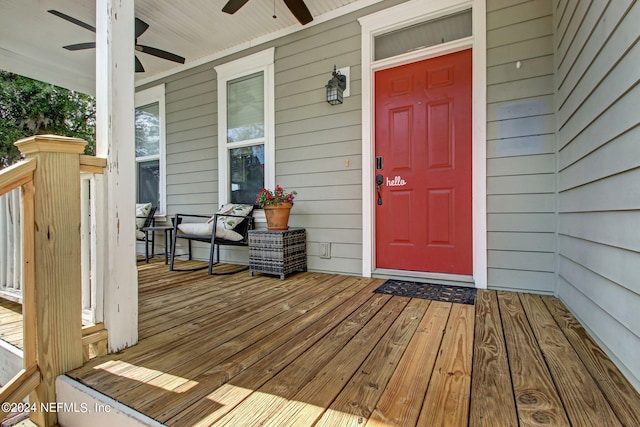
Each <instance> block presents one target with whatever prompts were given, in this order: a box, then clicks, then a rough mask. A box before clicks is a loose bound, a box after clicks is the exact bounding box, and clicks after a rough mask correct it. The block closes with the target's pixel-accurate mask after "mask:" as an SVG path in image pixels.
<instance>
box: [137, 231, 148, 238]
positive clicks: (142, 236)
mask: <svg viewBox="0 0 640 427" xmlns="http://www.w3.org/2000/svg"><path fill="white" fill-rule="evenodd" d="M146 237H147V236H146V234H145V233H144V231H141V230H136V240H144V239H145V238H146Z"/></svg>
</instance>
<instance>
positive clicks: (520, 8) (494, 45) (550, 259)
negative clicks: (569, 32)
mask: <svg viewBox="0 0 640 427" xmlns="http://www.w3.org/2000/svg"><path fill="white" fill-rule="evenodd" d="M553 37H554V35H553V17H552V7H551V3H550V2H549V1H543V0H542V1H541V0H530V1H503V0H489V1H488V2H487V103H488V105H487V157H488V158H487V175H488V176H487V231H488V235H487V239H488V253H487V259H488V286H489V288H491V289H510V290H525V291H531V292H540V293H553V291H554V286H555V284H554V272H555V250H556V248H555V241H554V238H555V231H556V221H555V211H556V206H555V204H556V199H555V192H556V164H555V162H556V160H555V131H556V118H555V111H554V110H555V106H554V95H553V94H554V83H553V82H554V77H553V66H554V56H553ZM518 61H519V64H520V68H518V67H517V66H516V64H517V63H518Z"/></svg>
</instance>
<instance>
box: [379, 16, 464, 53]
mask: <svg viewBox="0 0 640 427" xmlns="http://www.w3.org/2000/svg"><path fill="white" fill-rule="evenodd" d="M470 35H471V10H465V11H463V12H460V13H455V14H453V15H448V16H444V17H442V18H438V19H434V20H431V21H427V22H422V23H420V24H416V25H413V26H411V27H407V28H402V29H400V30H397V31H392V32H390V33H386V34H382V35H380V36H377V37H376V38H375V48H374V50H375V55H374V56H375V60H376V61H377V60H379V59H384V58H390V57H392V56H396V55H401V54H403V53H407V52H411V51H413V50H418V49H423V48H425V47H429V46H435V45H437V44H441V43H447V42H450V41H452V40H458V39H461V38H464V37H468V36H470Z"/></svg>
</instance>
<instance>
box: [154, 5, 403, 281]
mask: <svg viewBox="0 0 640 427" xmlns="http://www.w3.org/2000/svg"><path fill="white" fill-rule="evenodd" d="M400 2H401V1H399V0H394V1H386V2H384V4H382V3H380V4H376V5H373V6H371V7H369V8H367V9H365V10H361V11H358V12H354V13H352V14H350V15H348V16H343V17H340V18H338V19H334V20H331V21H328V22H325V23H322V24H320V25H316V26H312V27H309V28H306V29H304V30H302V31H299V32H297V33H295V34H291V35H288V36H285V37H283V38H281V39H279V40H276V41H273V42H270V43H268V44H267V45H264V46H256V47H254V48H252V49H250V50H247V51H246V52H242V53H236V54H233V55H231V56H230V57H228V58H223V59H220V60H216V61H214V62H212V63H209V64H205V65H202V66H200V67H196V68H194V69H191V70H188V71H185V72H182V73H178V74H176V75H172V76H169V77H166V78H165V79H163V80H162V82H163V83H165V84H166V112H167V147H166V154H167V155H166V159H167V204H168V210H169V214H170V215H173V214H175V213H178V212H180V213H202V214H211V213H212V212H214V211H215V210H216V209H217V208H218V177H217V174H218V151H217V150H218V149H217V132H218V122H217V119H218V116H217V110H218V106H217V81H216V73H215V70H214V66H216V65H218V64H222V63H225V62H228V61H231V60H234V59H238V58H240V57H243V56H245V55H248V54H250V53H254V52H257V51H260V50H263V49H266V48H267V47H270V46H274V47H275V48H276V49H275V121H276V125H275V133H276V156H275V157H276V159H275V161H276V164H275V171H276V182H277V183H278V184H280V185H282V186H283V187H285V188H287V189H291V190H296V191H297V192H298V196H297V198H296V203H295V205H294V208H293V210H292V212H291V218H290V225H292V226H299V227H305V228H306V229H307V251H308V258H309V262H308V264H309V268H310V269H311V270H318V271H326V272H334V273H344V274H360V273H361V269H362V182H361V176H362V135H361V133H362V132H361V116H362V113H361V104H362V101H361V99H362V98H361V82H360V75H361V68H360V24H359V23H358V22H357V18H358V17H359V16H362V15H365V14H368V13H371V12H374V11H377V10H380V9H383V8H385V7H389V6H392V5H393V4H397V3H400ZM334 65H336V66H337V67H338V68H342V67H345V66H350V67H351V73H350V74H351V79H350V82H349V85H350V92H351V94H350V97H349V98H347V99H346V100H345V102H344V104H342V105H339V106H330V105H329V104H327V102H326V100H325V89H324V86H325V85H326V83H327V80H328V79H329V78H330V76H331V71H332V70H333V66H334ZM323 242H329V243H331V255H332V256H331V258H330V259H320V257H319V255H320V245H319V244H320V243H323ZM179 250H182V251H183V250H184V248H179ZM194 255H195V257H197V258H206V257H207V256H208V249H207V248H206V247H205V246H202V245H196V246H195V251H194ZM222 257H223V259H225V260H228V261H236V262H246V260H247V253H246V251H245V250H243V249H230V250H226V251H224V252H223V254H222Z"/></svg>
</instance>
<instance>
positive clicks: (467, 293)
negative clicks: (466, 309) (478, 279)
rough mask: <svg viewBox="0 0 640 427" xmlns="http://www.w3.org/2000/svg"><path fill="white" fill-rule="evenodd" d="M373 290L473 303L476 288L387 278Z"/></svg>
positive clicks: (389, 293) (400, 295)
mask: <svg viewBox="0 0 640 427" xmlns="http://www.w3.org/2000/svg"><path fill="white" fill-rule="evenodd" d="M374 292H376V293H378V294H387V295H393V296H398V297H409V298H420V299H428V300H432V301H442V302H452V303H456V304H468V305H474V304H475V301H476V289H475V288H466V287H464V286H449V285H432V284H430V283H419V282H407V281H404V280H395V279H389V280H387V281H386V282H384V283H383V284H382V286H380V287H379V288H378V289H376V290H375V291H374Z"/></svg>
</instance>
